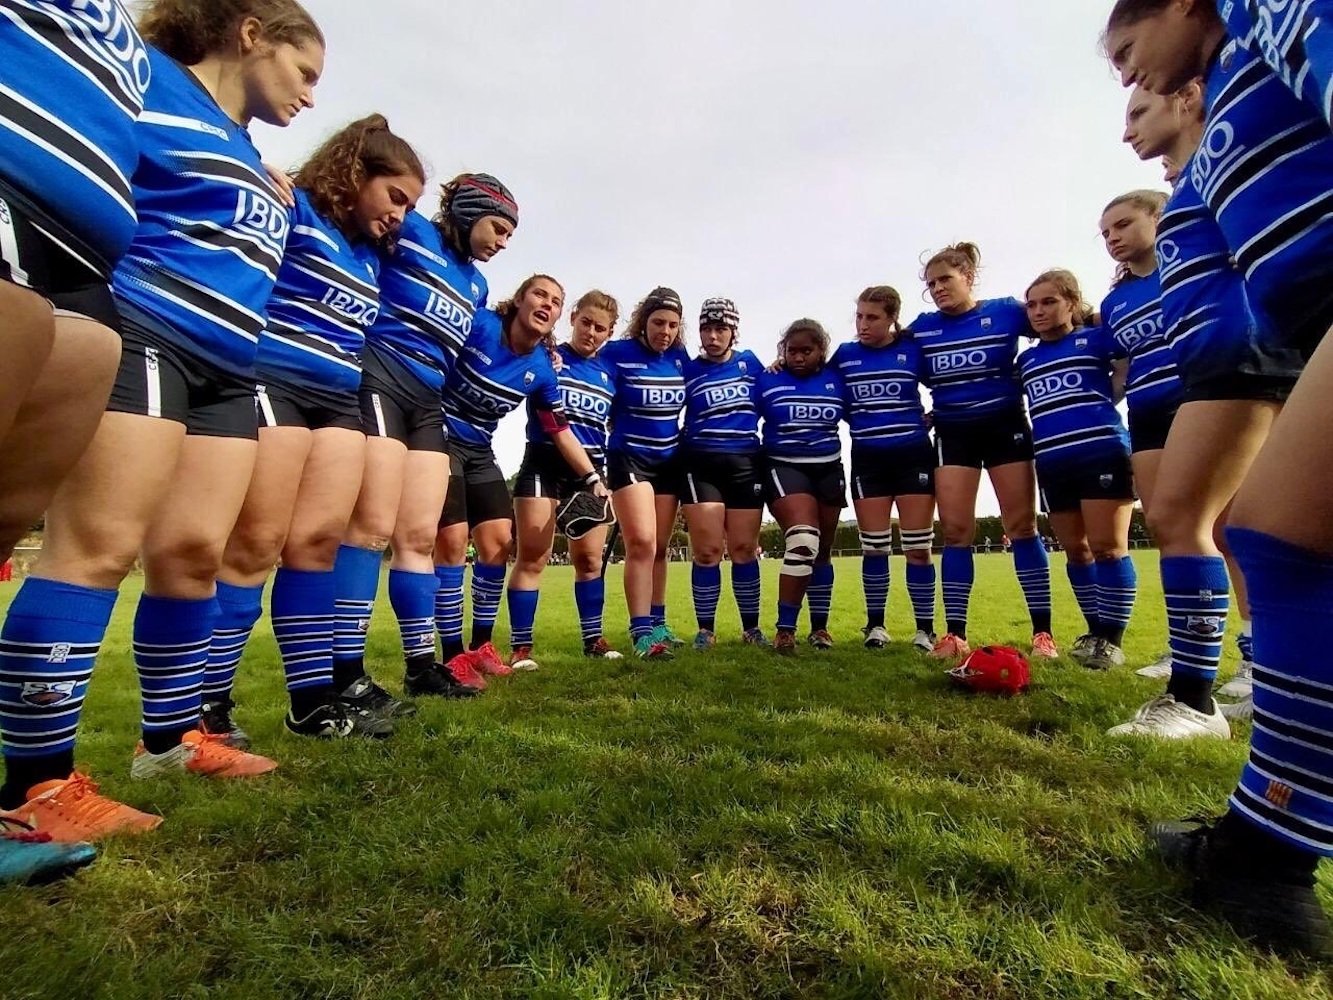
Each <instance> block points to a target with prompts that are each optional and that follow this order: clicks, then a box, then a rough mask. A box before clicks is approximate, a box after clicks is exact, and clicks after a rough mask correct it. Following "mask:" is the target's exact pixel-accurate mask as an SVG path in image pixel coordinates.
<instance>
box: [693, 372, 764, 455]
mask: <svg viewBox="0 0 1333 1000" xmlns="http://www.w3.org/2000/svg"><path fill="white" fill-rule="evenodd" d="M763 370H764V366H763V364H762V363H761V362H760V360H759V359H758V358H757V357H755V356H754V352H752V351H732V352H731V357H730V358H728V359H727V360H726V361H722V362H717V361H711V360H709V359H708V358H705V357H697V358H691V359H690V360H689V361H688V362H686V364H685V427H684V430H683V432H682V438H683V440H684V442H685V446H686V447H687V448H690V449H692V450H694V451H717V452H729V453H732V454H753V453H754V452H757V451H758V450H759V411H758V409H756V407H755V404H754V380H755V378H756V377H757V376H758V374H759V373H760V372H761V371H763Z"/></svg>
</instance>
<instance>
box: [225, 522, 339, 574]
mask: <svg viewBox="0 0 1333 1000" xmlns="http://www.w3.org/2000/svg"><path fill="white" fill-rule="evenodd" d="M282 544H283V533H282V531H281V530H276V529H273V528H270V527H265V526H253V527H245V528H239V527H238V529H237V530H236V531H234V532H232V536H231V538H229V539H228V540H227V551H226V554H225V556H224V559H223V561H224V563H225V564H226V566H227V567H228V568H229V569H232V570H235V571H236V572H238V573H241V574H244V575H246V576H250V575H253V574H255V573H262V572H264V571H265V570H270V569H272V568H273V567H274V566H276V565H277V562H278V553H279V552H281V551H282ZM335 550H336V546H335Z"/></svg>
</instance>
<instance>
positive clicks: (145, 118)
mask: <svg viewBox="0 0 1333 1000" xmlns="http://www.w3.org/2000/svg"><path fill="white" fill-rule="evenodd" d="M139 121H141V122H143V123H144V124H145V125H161V126H163V127H164V128H179V129H186V130H187V131H190V132H204V133H207V134H208V135H215V136H217V137H218V138H219V139H223V140H230V138H231V137H230V136H229V135H227V132H226V130H225V129H220V128H218V127H217V126H216V125H210V124H208V122H202V121H200V120H199V119H198V118H186V117H185V116H184V115H169V114H167V113H166V112H164V111H145V112H143V113H142V114H141V115H139Z"/></svg>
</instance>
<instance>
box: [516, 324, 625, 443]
mask: <svg viewBox="0 0 1333 1000" xmlns="http://www.w3.org/2000/svg"><path fill="white" fill-rule="evenodd" d="M557 350H558V351H559V352H560V361H561V368H560V370H559V371H558V372H556V376H557V378H558V380H559V382H560V398H561V400H562V402H563V403H564V407H565V419H566V420H568V421H569V429H570V430H571V431H572V432H573V434H574V439H575V440H576V441H578V443H579V444H581V445H583V450H584V451H586V452H587V453H588V457H589V458H591V459H592V460H593V464H594V465H598V466H600V465H604V464H605V460H606V437H607V434H608V433H609V429H610V426H611V400H612V399H613V398H614V395H615V389H614V386H613V383H612V379H611V370H610V369H609V368H607V366H606V364H605V362H603V361H602V357H601V355H600V354H597V355H594V356H593V357H591V358H585V357H584V356H583V355H582V354H580V353H579V352H578V351H576V350H574V348H572V347H570V346H569V345H568V344H561V345H560V346H559V347H558V348H557ZM546 419H547V418H546V417H545V415H544V412H543V410H542V409H541V407H540V406H539V405H538V404H537V403H536V401H535V400H533V399H532V398H529V399H528V441H529V442H531V443H532V444H548V443H549V442H550V440H551V436H550V434H549V432H548V431H547V429H546V426H545V420H546Z"/></svg>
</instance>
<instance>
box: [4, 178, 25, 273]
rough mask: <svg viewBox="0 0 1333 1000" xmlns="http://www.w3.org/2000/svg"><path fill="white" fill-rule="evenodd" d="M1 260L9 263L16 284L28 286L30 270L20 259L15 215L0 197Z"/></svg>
mask: <svg viewBox="0 0 1333 1000" xmlns="http://www.w3.org/2000/svg"><path fill="white" fill-rule="evenodd" d="M0 260H3V261H4V262H5V263H6V264H8V265H9V275H10V277H11V278H12V279H13V280H14V282H15V283H16V284H19V285H22V286H24V287H25V288H26V287H28V272H27V271H25V270H23V261H22V260H20V259H19V238H18V233H16V232H14V217H13V215H11V214H10V210H9V204H8V202H6V201H4V200H3V199H0Z"/></svg>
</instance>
